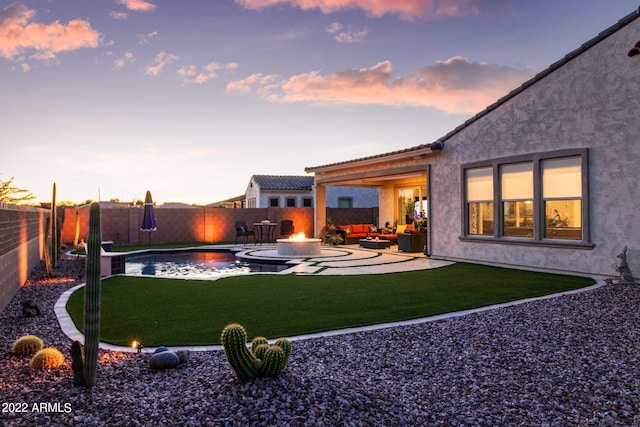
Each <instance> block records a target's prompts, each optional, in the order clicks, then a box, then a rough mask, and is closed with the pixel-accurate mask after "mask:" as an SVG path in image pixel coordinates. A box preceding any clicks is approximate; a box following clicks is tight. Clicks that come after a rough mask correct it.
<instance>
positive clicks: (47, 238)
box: [44, 217, 54, 277]
mask: <svg viewBox="0 0 640 427" xmlns="http://www.w3.org/2000/svg"><path fill="white" fill-rule="evenodd" d="M44 228H45V233H44V266H45V268H46V269H47V276H49V277H53V276H54V272H53V267H52V266H51V235H50V233H51V217H47V222H46V225H45V227H44Z"/></svg>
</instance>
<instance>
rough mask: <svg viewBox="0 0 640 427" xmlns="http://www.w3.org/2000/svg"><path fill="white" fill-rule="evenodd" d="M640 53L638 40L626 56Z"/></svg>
mask: <svg viewBox="0 0 640 427" xmlns="http://www.w3.org/2000/svg"><path fill="white" fill-rule="evenodd" d="M638 54H640V41H637V42H636V44H635V46H633V48H632V49H631V50H630V51H629V52H628V53H627V55H628V56H636V55H638Z"/></svg>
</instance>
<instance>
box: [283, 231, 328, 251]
mask: <svg viewBox="0 0 640 427" xmlns="http://www.w3.org/2000/svg"><path fill="white" fill-rule="evenodd" d="M321 242H322V241H321V240H320V239H310V238H308V237H307V236H306V235H305V234H304V233H302V232H301V233H296V234H292V235H291V236H289V238H288V239H278V240H277V241H276V243H277V244H278V255H281V256H293V257H305V256H313V255H320V253H321V249H320V243H321Z"/></svg>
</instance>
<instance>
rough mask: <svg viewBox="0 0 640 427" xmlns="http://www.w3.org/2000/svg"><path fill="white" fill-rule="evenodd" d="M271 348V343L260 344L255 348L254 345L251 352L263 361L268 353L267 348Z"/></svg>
mask: <svg viewBox="0 0 640 427" xmlns="http://www.w3.org/2000/svg"><path fill="white" fill-rule="evenodd" d="M270 348H271V346H270V345H269V343H267V344H260V345H259V346H256V347H255V348H253V347H252V348H251V352H252V353H253V355H254V356H255V358H256V359H260V360H261V361H264V355H265V354H266V353H267V350H269V349H270Z"/></svg>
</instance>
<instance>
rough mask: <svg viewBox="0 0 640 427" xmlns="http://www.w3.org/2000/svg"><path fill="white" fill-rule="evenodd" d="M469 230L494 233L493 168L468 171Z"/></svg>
mask: <svg viewBox="0 0 640 427" xmlns="http://www.w3.org/2000/svg"><path fill="white" fill-rule="evenodd" d="M466 180H467V202H466V213H467V230H468V233H469V234H475V235H485V236H492V235H493V168H491V167H485V168H476V169H468V170H467V171H466Z"/></svg>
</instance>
